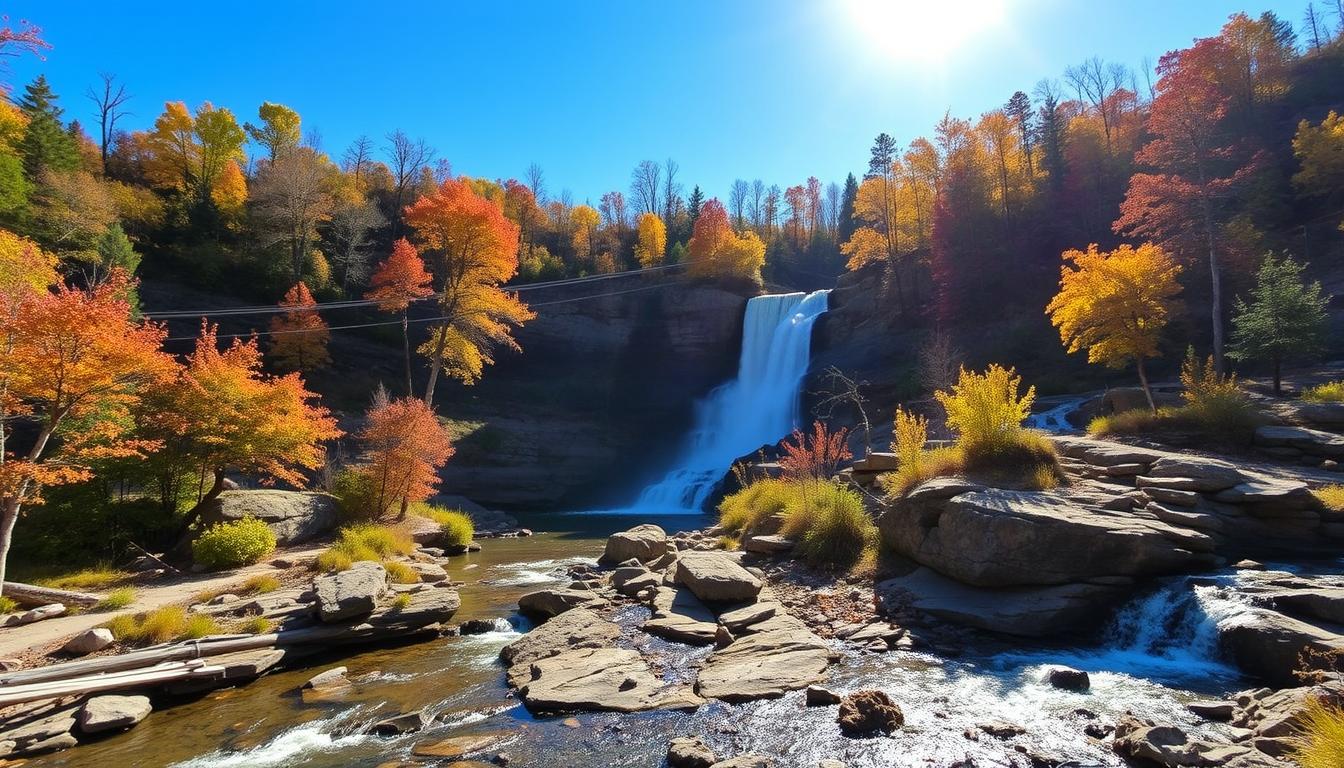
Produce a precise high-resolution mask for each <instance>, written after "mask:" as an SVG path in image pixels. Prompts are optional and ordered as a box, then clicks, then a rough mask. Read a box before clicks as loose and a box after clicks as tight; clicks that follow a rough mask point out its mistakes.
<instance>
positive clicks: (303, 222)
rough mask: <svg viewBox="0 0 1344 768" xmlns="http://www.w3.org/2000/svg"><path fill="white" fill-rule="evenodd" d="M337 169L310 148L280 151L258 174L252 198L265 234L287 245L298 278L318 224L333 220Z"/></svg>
mask: <svg viewBox="0 0 1344 768" xmlns="http://www.w3.org/2000/svg"><path fill="white" fill-rule="evenodd" d="M336 174H337V169H336V166H335V165H333V164H332V162H331V161H330V160H328V159H327V156H326V155H323V154H321V153H319V152H317V151H315V150H313V149H311V148H309V147H299V148H297V149H291V150H285V151H282V152H281V153H280V155H279V156H278V157H277V158H276V159H275V160H272V161H270V162H268V163H266V164H265V165H263V166H262V168H261V170H260V171H259V172H258V173H257V179H256V182H255V183H254V184H253V189H252V200H253V204H254V205H255V206H256V209H257V215H258V218H259V219H260V220H261V222H262V224H263V226H262V230H261V234H262V235H263V238H264V242H266V243H267V244H272V243H284V244H285V246H286V250H288V251H289V254H288V255H289V267H290V277H291V279H293V280H295V281H298V280H300V279H302V278H303V270H304V266H305V265H306V264H307V263H308V260H309V257H310V255H311V254H310V247H311V245H312V243H313V241H314V240H315V239H316V238H317V228H318V226H319V225H320V224H323V223H325V222H327V221H329V220H330V219H331V215H332V211H333V209H334V208H335V195H334V194H333V193H334V189H333V186H334V184H335V178H336ZM317 287H319V288H321V287H322V286H320V285H319V286H317Z"/></svg>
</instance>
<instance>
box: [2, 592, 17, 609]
mask: <svg viewBox="0 0 1344 768" xmlns="http://www.w3.org/2000/svg"><path fill="white" fill-rule="evenodd" d="M18 609H19V604H18V603H16V602H14V598H12V597H5V596H3V595H0V613H14V612H15V611H17V610H18Z"/></svg>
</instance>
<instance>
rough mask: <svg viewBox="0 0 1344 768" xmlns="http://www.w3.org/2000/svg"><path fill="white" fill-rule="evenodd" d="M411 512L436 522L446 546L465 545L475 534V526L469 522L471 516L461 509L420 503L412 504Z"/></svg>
mask: <svg viewBox="0 0 1344 768" xmlns="http://www.w3.org/2000/svg"><path fill="white" fill-rule="evenodd" d="M411 512H412V514H415V515H419V516H420V517H423V518H425V519H427V520H432V521H434V522H436V523H438V524H439V530H440V531H441V532H442V533H443V540H444V543H445V544H446V545H447V546H458V547H463V546H466V545H467V544H470V543H471V539H472V537H474V536H475V535H476V526H475V525H474V524H473V523H472V522H471V516H470V515H468V514H467V513H466V512H463V511H461V510H457V509H445V508H443V507H436V506H433V505H430V504H423V503H422V504H416V505H414V506H412V508H411Z"/></svg>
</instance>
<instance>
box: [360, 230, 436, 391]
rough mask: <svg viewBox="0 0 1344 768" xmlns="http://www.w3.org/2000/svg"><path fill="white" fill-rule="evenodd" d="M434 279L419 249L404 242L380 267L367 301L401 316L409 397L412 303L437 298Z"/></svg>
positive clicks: (371, 279) (393, 248) (396, 246)
mask: <svg viewBox="0 0 1344 768" xmlns="http://www.w3.org/2000/svg"><path fill="white" fill-rule="evenodd" d="M433 282H434V276H433V275H431V274H429V272H427V271H426V270H425V262H424V260H423V259H421V258H420V254H418V253H416V252H415V246H413V245H411V243H410V241H409V240H407V239H406V238H404V237H403V238H400V239H399V240H397V242H396V243H395V244H394V245H393V246H392V255H391V256H388V257H387V260H386V261H384V262H383V263H381V264H379V265H378V269H376V270H374V273H373V277H372V278H370V279H369V292H368V293H366V294H364V298H366V299H371V300H373V301H376V302H378V308H379V309H381V310H383V311H384V312H397V313H400V314H401V343H402V347H403V349H404V351H405V353H406V394H408V395H409V394H410V393H411V387H412V384H411V333H410V328H409V327H408V326H409V325H410V319H409V318H408V317H407V316H406V310H407V309H409V308H410V306H411V302H413V301H416V300H418V299H423V298H426V297H428V296H433V295H434V289H433V288H431V287H430V284H431V283H433Z"/></svg>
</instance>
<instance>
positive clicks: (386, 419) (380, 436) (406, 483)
mask: <svg viewBox="0 0 1344 768" xmlns="http://www.w3.org/2000/svg"><path fill="white" fill-rule="evenodd" d="M359 439H360V440H363V441H364V443H365V445H367V446H368V456H369V463H368V465H367V466H366V467H365V468H364V470H363V471H364V472H365V473H366V476H367V477H368V478H369V480H370V481H371V482H370V487H371V488H372V489H373V494H374V501H375V503H374V509H375V510H376V511H377V513H378V514H379V515H380V516H381V515H383V514H385V513H386V511H387V510H388V509H390V508H391V506H392V504H393V503H394V502H399V503H400V505H401V514H400V516H399V519H405V518H406V510H407V508H408V507H410V505H411V503H413V502H417V501H424V500H425V499H428V498H429V497H430V496H432V495H433V494H434V491H435V490H436V489H437V488H438V484H439V476H438V470H439V468H441V467H442V466H443V465H444V464H446V463H447V462H448V459H450V458H452V456H453V446H452V442H451V437H450V436H449V434H448V431H447V430H446V429H444V427H443V425H442V424H440V423H439V418H438V417H437V416H435V415H434V411H433V409H431V408H430V407H429V406H428V405H426V404H425V402H424V401H423V400H417V399H416V398H414V397H405V398H401V399H398V400H389V399H388V396H387V390H385V389H382V388H381V387H380V388H379V389H378V392H377V394H376V395H375V396H374V400H373V407H371V408H370V409H369V412H368V414H367V423H366V424H365V426H364V429H362V430H360V433H359Z"/></svg>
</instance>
